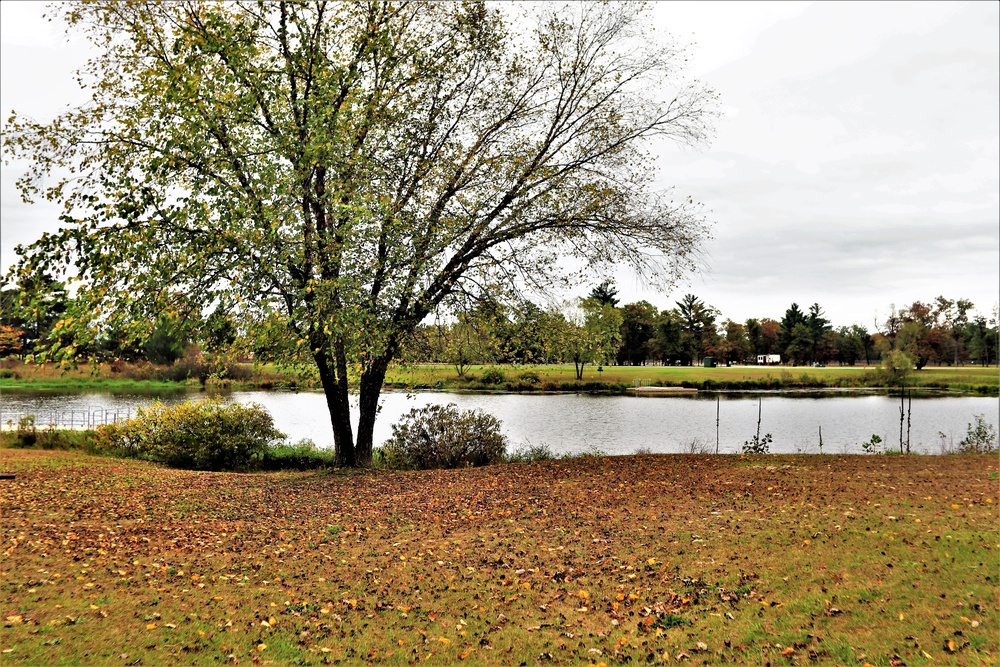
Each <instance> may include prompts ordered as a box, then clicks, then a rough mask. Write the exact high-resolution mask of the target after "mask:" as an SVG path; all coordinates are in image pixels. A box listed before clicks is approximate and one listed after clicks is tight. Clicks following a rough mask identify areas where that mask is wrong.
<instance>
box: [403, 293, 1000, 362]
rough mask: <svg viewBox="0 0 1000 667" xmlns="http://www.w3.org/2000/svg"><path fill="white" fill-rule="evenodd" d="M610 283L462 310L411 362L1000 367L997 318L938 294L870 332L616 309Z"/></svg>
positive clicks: (815, 322) (677, 307) (436, 328)
mask: <svg viewBox="0 0 1000 667" xmlns="http://www.w3.org/2000/svg"><path fill="white" fill-rule="evenodd" d="M619 303H620V301H619V299H618V293H617V290H616V289H615V288H614V286H613V285H611V284H610V283H609V282H605V283H602V284H601V285H598V286H597V287H595V288H594V289H593V290H591V292H590V294H589V295H588V296H587V297H586V298H584V299H581V300H580V301H579V302H578V304H577V305H576V307H575V308H574V307H569V308H567V307H566V305H563V306H560V307H550V308H543V307H541V306H539V305H537V304H534V303H531V302H530V301H526V302H524V303H523V304H522V306H521V307H520V308H518V309H516V310H507V309H504V308H502V307H501V306H499V305H497V304H495V303H490V302H486V303H483V302H479V303H478V304H476V305H475V307H473V308H471V309H468V310H463V311H460V312H459V313H458V314H457V316H455V317H452V318H450V319H449V320H448V321H447V323H442V322H441V321H438V322H436V323H435V324H433V325H428V326H424V327H422V328H421V329H420V330H419V331H418V334H417V336H416V337H415V339H414V340H413V341H412V342H411V345H410V347H409V354H410V358H411V360H412V361H416V362H436V363H450V364H454V365H455V366H456V368H457V369H458V371H459V373H460V374H461V373H464V367H466V366H468V365H469V364H484V363H497V364H510V363H514V364H516V363H572V362H575V363H577V364H578V368H579V363H580V362H583V363H595V364H617V365H623V366H643V365H647V364H662V365H682V366H687V365H694V364H699V363H701V362H702V360H704V359H705V358H706V357H713V358H714V359H715V360H716V362H717V363H720V364H745V363H756V362H757V359H758V356H759V355H780V356H781V360H782V363H785V364H791V365H812V364H824V365H825V364H830V363H836V364H840V365H846V366H851V365H856V364H865V365H873V364H881V363H882V362H883V361H885V360H888V361H890V362H892V363H896V364H900V365H908V366H909V367H911V368H916V369H920V368H923V367H924V366H926V365H928V364H935V365H961V364H968V363H975V364H981V365H992V364H995V363H997V343H998V329H997V316H996V313H994V314H993V316H992V318H990V319H987V318H986V317H985V316H983V315H978V314H974V306H973V304H972V302H970V301H967V300H963V299H959V300H955V301H953V300H950V299H946V298H945V297H941V296H939V297H937V298H936V299H935V300H934V302H933V303H932V304H925V303H923V302H920V301H917V302H915V303H914V304H912V305H911V306H910V307H908V308H904V309H901V310H897V309H896V308H895V307H894V306H893V307H890V314H889V315H888V316H887V317H886V318H885V320H882V321H878V322H875V323H874V324H875V327H874V329H873V330H869V329H868V328H867V327H865V326H864V325H861V324H853V325H849V326H839V327H834V326H833V325H832V323H831V322H830V320H829V319H827V318H826V317H825V315H824V312H823V309H822V307H821V306H820V305H819V304H818V303H814V304H812V305H811V306H809V307H808V308H807V309H806V310H803V309H802V308H801V307H800V306H799V305H798V304H796V303H793V304H791V306H789V308H788V309H787V310H786V311H785V314H784V316H783V317H782V318H781V319H780V320H775V319H771V318H768V317H762V318H750V319H748V320H746V321H745V322H742V323H740V322H734V321H733V320H731V319H728V318H727V319H722V315H721V313H720V312H719V310H718V309H716V308H714V307H712V306H710V305H707V304H705V303H704V302H703V301H702V300H701V299H699V298H698V297H697V296H695V295H693V294H686V295H684V297H683V298H681V299H680V300H679V301H677V302H676V303H675V304H674V307H673V308H667V309H665V310H658V309H657V308H656V307H655V306H653V305H652V304H650V303H649V302H647V301H638V302H635V303H627V304H623V305H619Z"/></svg>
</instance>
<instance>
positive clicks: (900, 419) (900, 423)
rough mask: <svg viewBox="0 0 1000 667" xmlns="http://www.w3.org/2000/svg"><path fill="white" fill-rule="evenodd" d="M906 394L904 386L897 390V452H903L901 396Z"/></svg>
mask: <svg viewBox="0 0 1000 667" xmlns="http://www.w3.org/2000/svg"><path fill="white" fill-rule="evenodd" d="M905 395H906V388H905V387H903V388H901V389H900V390H899V453H900V454H902V453H903V398H904V396H905Z"/></svg>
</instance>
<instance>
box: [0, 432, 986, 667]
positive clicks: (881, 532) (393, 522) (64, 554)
mask: <svg viewBox="0 0 1000 667" xmlns="http://www.w3.org/2000/svg"><path fill="white" fill-rule="evenodd" d="M877 461H878V465H872V459H870V458H866V457H864V456H840V455H770V456H712V455H708V456H705V455H684V454H678V455H652V456H650V455H643V456H621V457H606V458H596V459H589V460H559V461H544V462H537V463H525V464H513V465H499V466H487V467H483V468H468V469H462V470H431V471H410V472H392V471H372V470H365V471H359V470H344V471H319V472H280V473H262V474H254V475H245V474H235V473H209V472H194V471H188V470H175V469H169V468H166V467H163V466H159V465H155V464H152V463H149V462H146V461H138V460H126V459H114V458H104V457H95V456H90V455H87V454H83V453H80V452H63V451H37V450H35V451H32V450H7V451H5V452H4V464H3V472H5V473H10V474H13V475H15V479H12V480H10V479H8V480H4V481H2V482H0V501H2V504H3V507H4V508H5V510H4V517H5V521H6V524H7V525H8V526H9V527H11V531H12V532H11V534H10V536H9V537H10V539H9V540H8V544H7V547H6V554H7V555H8V556H10V557H9V558H7V559H6V560H5V568H4V586H3V591H2V593H0V603H2V606H3V618H2V619H0V621H2V623H3V634H4V643H3V649H4V653H3V662H4V664H10V665H19V664H23V665H37V664H51V665H57V664H66V665H68V664H81V663H93V662H100V663H104V662H112V661H114V660H118V661H119V662H120V663H122V664H126V663H127V664H140V663H141V664H167V663H170V664H175V665H200V664H206V663H216V662H218V663H220V664H221V663H222V662H226V663H227V664H231V663H238V664H244V663H246V664H250V663H251V662H253V663H255V664H256V663H257V662H258V661H260V662H263V663H264V664H267V663H269V662H270V663H273V664H312V665H318V664H336V663H340V664H355V663H372V664H375V663H377V664H410V663H413V662H414V661H419V662H424V661H426V662H428V664H458V663H460V664H471V665H500V664H503V665H510V664H513V665H517V664H539V663H543V662H552V663H553V664H579V665H584V664H594V665H596V664H601V663H604V664H606V665H615V664H640V663H641V664H693V663H697V664H706V665H722V664H726V665H760V664H763V663H770V664H824V665H825V664H830V665H832V664H843V665H847V664H852V665H855V664H856V665H861V664H873V665H891V664H906V665H910V666H911V667H918V666H922V665H974V664H993V662H994V661H995V660H996V657H997V655H998V654H1000V641H998V639H997V638H998V634H997V632H996V630H997V627H998V624H1000V616H998V610H997V605H996V596H995V592H996V585H997V580H996V577H997V567H998V556H997V550H996V549H995V545H994V544H993V542H994V541H995V539H994V538H995V527H996V519H997V517H996V507H997V502H998V500H1000V499H998V498H997V486H996V484H997V482H996V479H997V475H998V463H997V460H996V459H995V458H987V457H982V456H945V457H927V456H907V457H902V456H896V457H879V458H878V459H877ZM359 482H361V483H359ZM55 489H60V490H62V489H72V494H71V496H67V495H66V494H64V493H55V492H54V490H55ZM263 499H266V500H263ZM15 527H16V530H14V528H15ZM136 637H141V641H140V640H137V639H136ZM348 638H350V639H348Z"/></svg>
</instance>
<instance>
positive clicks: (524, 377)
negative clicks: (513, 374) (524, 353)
mask: <svg viewBox="0 0 1000 667" xmlns="http://www.w3.org/2000/svg"><path fill="white" fill-rule="evenodd" d="M517 379H518V380H520V381H521V382H523V383H524V384H538V383H540V382H541V381H542V378H540V377H538V373H536V372H535V371H524V372H523V373H521V374H520V375H518V376H517Z"/></svg>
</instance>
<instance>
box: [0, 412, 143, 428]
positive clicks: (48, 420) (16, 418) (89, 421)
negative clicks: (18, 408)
mask: <svg viewBox="0 0 1000 667" xmlns="http://www.w3.org/2000/svg"><path fill="white" fill-rule="evenodd" d="M134 414H135V409H134V408H123V409H107V408H87V409H85V410H37V411H34V412H8V411H7V410H0V428H2V429H4V430H8V429H16V428H17V426H18V424H20V423H21V421H22V420H24V419H26V418H28V417H34V418H35V428H48V427H50V426H51V427H54V428H68V429H92V428H96V427H98V426H100V425H102V424H113V423H115V422H119V421H124V420H126V419H131V418H132V417H133V415H134Z"/></svg>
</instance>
